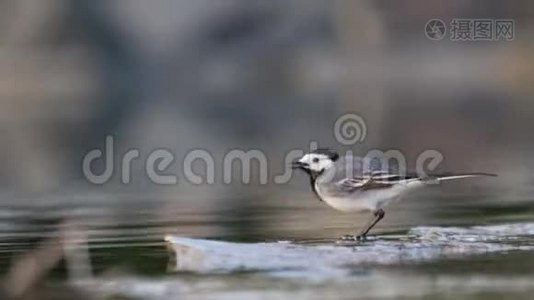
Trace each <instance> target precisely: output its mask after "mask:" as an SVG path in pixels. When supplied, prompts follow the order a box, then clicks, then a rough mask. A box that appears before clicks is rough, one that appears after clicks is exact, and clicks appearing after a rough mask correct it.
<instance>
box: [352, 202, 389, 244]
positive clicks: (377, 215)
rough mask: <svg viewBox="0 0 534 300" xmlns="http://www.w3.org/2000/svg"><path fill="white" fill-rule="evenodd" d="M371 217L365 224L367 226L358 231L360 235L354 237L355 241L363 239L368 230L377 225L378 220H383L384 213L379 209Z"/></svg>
mask: <svg viewBox="0 0 534 300" xmlns="http://www.w3.org/2000/svg"><path fill="white" fill-rule="evenodd" d="M373 215H374V216H373V218H372V219H371V220H370V221H369V223H367V225H365V227H363V228H362V230H361V231H360V234H358V235H357V236H356V239H358V240H361V239H364V238H365V236H366V235H367V233H368V232H369V230H371V228H373V227H374V226H375V225H376V223H378V222H379V221H380V220H382V219H383V218H384V216H385V215H386V212H385V211H384V210H383V209H381V208H379V209H378V210H377V211H375V212H374V214H373Z"/></svg>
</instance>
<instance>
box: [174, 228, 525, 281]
mask: <svg viewBox="0 0 534 300" xmlns="http://www.w3.org/2000/svg"><path fill="white" fill-rule="evenodd" d="M533 235H534V223H520V224H503V225H491V226H473V227H415V228H412V229H411V230H409V231H408V232H407V233H406V234H404V235H395V236H391V235H389V236H388V235H386V236H379V237H373V238H371V239H369V240H367V241H365V242H352V243H339V242H336V241H331V242H324V241H323V242H317V243H299V242H298V241H292V242H267V243H233V242H225V241H213V240H203V239H193V238H187V237H180V236H174V235H168V236H166V237H165V241H166V242H167V244H168V248H169V251H170V254H171V256H172V257H173V259H172V260H171V265H170V267H171V269H172V270H174V271H192V272H199V273H230V272H239V271H261V272H265V273H268V274H271V275H275V276H304V277H317V278H324V277H326V278H332V277H337V276H345V275H346V274H347V273H349V272H351V267H352V268H353V267H354V266H357V265H363V264H378V265H391V264H398V263H412V262H413V263H415V262H423V261H431V260H436V259H440V258H450V257H461V256H467V255H476V254H483V253H495V252H503V251H511V250H533V249H534V236H533Z"/></svg>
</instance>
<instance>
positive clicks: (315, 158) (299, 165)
mask: <svg viewBox="0 0 534 300" xmlns="http://www.w3.org/2000/svg"><path fill="white" fill-rule="evenodd" d="M338 158H339V154H337V152H335V151H333V150H330V149H317V150H315V151H313V152H311V153H307V154H304V156H302V157H301V158H300V159H299V160H297V161H295V162H293V165H292V168H293V169H299V170H303V171H304V172H306V173H308V174H310V175H312V176H316V175H319V174H322V173H323V172H324V171H325V170H327V169H329V168H330V167H332V166H333V165H334V162H335V161H336V160H337V159H338Z"/></svg>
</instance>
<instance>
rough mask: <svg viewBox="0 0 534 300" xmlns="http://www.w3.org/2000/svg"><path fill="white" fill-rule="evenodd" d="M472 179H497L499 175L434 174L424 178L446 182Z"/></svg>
mask: <svg viewBox="0 0 534 300" xmlns="http://www.w3.org/2000/svg"><path fill="white" fill-rule="evenodd" d="M472 177H497V174H492V173H463V174H452V173H442V174H433V175H430V176H429V177H428V178H423V180H429V181H438V182H441V181H446V180H455V179H463V178H472Z"/></svg>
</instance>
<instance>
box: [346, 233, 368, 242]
mask: <svg viewBox="0 0 534 300" xmlns="http://www.w3.org/2000/svg"><path fill="white" fill-rule="evenodd" d="M365 240H366V237H365V235H352V234H347V235H344V236H342V237H341V238H340V241H343V242H355V241H358V242H360V241H365Z"/></svg>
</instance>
